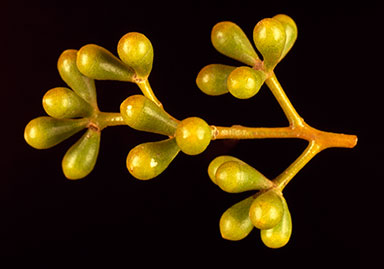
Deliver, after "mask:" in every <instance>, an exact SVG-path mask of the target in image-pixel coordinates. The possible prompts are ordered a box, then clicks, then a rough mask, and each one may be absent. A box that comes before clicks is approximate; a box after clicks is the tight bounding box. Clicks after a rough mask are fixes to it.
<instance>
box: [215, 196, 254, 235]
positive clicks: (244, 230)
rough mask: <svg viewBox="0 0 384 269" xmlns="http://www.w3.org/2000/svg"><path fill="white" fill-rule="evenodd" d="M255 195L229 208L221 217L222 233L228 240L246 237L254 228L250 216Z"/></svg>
mask: <svg viewBox="0 0 384 269" xmlns="http://www.w3.org/2000/svg"><path fill="white" fill-rule="evenodd" d="M253 200H254V199H253V197H252V196H251V197H249V198H247V199H244V200H243V201H241V202H239V203H237V204H235V205H233V206H231V207H230V208H228V209H227V210H226V211H225V212H224V214H223V215H222V216H221V218H220V233H221V236H222V237H223V238H224V239H227V240H233V241H237V240H241V239H243V238H245V237H246V236H247V235H248V234H249V233H250V232H251V231H252V229H253V224H252V222H251V220H250V218H249V215H248V212H249V207H250V206H251V204H252V202H253Z"/></svg>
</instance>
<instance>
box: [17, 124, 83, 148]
mask: <svg viewBox="0 0 384 269" xmlns="http://www.w3.org/2000/svg"><path fill="white" fill-rule="evenodd" d="M87 124H88V119H85V118H82V119H54V118H51V117H38V118H35V119H33V120H31V121H30V122H29V123H28V124H27V126H26V127H25V130H24V139H25V141H27V143H28V144H29V145H30V146H31V147H34V148H36V149H47V148H50V147H53V146H55V145H57V144H59V143H60V142H62V141H63V140H65V139H67V138H68V137H70V136H72V135H74V134H75V133H77V132H79V131H80V130H82V129H84V128H85V127H86V125H87Z"/></svg>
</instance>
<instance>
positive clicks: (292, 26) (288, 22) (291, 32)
mask: <svg viewBox="0 0 384 269" xmlns="http://www.w3.org/2000/svg"><path fill="white" fill-rule="evenodd" d="M273 19H275V20H278V21H279V22H280V23H281V24H282V25H283V27H284V29H285V37H286V38H285V45H284V50H283V52H282V54H281V57H280V60H281V59H282V58H284V56H285V55H286V54H287V53H288V52H289V50H290V49H291V48H292V46H293V44H294V43H295V41H296V39H297V26H296V23H295V21H294V20H293V19H292V18H291V17H289V16H287V15H284V14H278V15H276V16H274V17H273Z"/></svg>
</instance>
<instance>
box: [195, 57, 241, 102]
mask: <svg viewBox="0 0 384 269" xmlns="http://www.w3.org/2000/svg"><path fill="white" fill-rule="evenodd" d="M235 68H236V67H234V66H229V65H224V64H210V65H207V66H205V67H204V68H203V69H201V71H200V72H199V74H198V75H197V78H196V84H197V87H199V89H200V90H201V91H202V92H204V93H205V94H208V95H212V96H217V95H222V94H225V93H227V92H228V88H227V78H228V76H229V74H230V73H231V72H232V71H233V70H235Z"/></svg>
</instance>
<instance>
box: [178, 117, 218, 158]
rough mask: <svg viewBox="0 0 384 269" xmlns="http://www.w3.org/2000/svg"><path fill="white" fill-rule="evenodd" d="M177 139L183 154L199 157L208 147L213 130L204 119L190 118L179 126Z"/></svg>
mask: <svg viewBox="0 0 384 269" xmlns="http://www.w3.org/2000/svg"><path fill="white" fill-rule="evenodd" d="M175 137H176V142H177V145H179V147H180V149H181V151H182V152H184V153H185V154H188V155H197V154H200V153H202V152H203V151H204V150H205V149H206V148H207V147H208V145H209V143H210V142H211V138H212V130H211V127H210V126H209V125H208V123H206V122H205V121H204V120H203V119H201V118H198V117H190V118H186V119H184V120H182V121H181V122H180V123H179V124H178V126H177V129H176V133H175Z"/></svg>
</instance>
